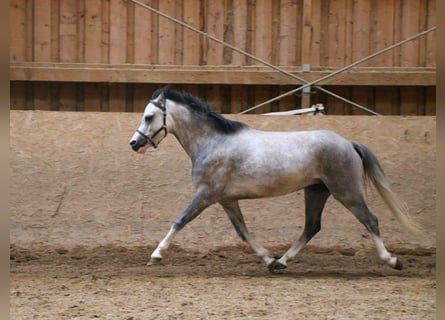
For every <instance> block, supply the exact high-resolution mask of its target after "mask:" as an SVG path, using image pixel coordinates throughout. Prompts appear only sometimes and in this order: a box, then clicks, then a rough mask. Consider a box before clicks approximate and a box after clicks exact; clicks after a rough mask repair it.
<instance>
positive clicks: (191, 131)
mask: <svg viewBox="0 0 445 320" xmlns="http://www.w3.org/2000/svg"><path fill="white" fill-rule="evenodd" d="M167 110H168V111H167V115H168V117H169V118H170V119H169V120H170V124H171V125H170V126H169V127H170V128H169V132H170V133H172V134H173V135H174V136H175V137H176V139H177V140H178V142H179V143H180V144H181V146H182V147H183V148H184V150H185V152H187V154H188V155H189V157H190V158H191V159H192V160H194V159H195V158H196V155H197V153H198V152H199V151H200V150H201V149H202V147H203V146H206V145H208V144H209V141H210V139H212V136H213V135H214V134H215V131H214V129H212V128H211V127H210V126H208V125H207V124H206V123H205V122H204V121H202V120H200V119H199V118H198V117H197V116H196V115H193V114H192V112H191V111H190V110H189V109H188V108H187V107H185V106H182V105H179V104H176V103H171V104H169V107H168V109H167Z"/></svg>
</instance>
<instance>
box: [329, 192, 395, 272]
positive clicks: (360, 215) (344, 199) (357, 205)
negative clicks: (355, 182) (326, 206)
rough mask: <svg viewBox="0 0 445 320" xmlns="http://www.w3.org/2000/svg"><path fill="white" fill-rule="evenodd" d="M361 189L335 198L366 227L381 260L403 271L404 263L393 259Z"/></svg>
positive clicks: (337, 195)
mask: <svg viewBox="0 0 445 320" xmlns="http://www.w3.org/2000/svg"><path fill="white" fill-rule="evenodd" d="M359 190H361V189H360V188H351V189H350V190H349V191H348V192H345V193H341V194H335V193H334V192H333V196H334V197H335V198H336V199H337V200H338V201H340V202H341V203H342V204H343V205H344V206H345V207H346V208H347V209H349V210H350V211H351V212H352V213H353V214H354V216H355V217H356V218H357V219H358V220H359V221H360V222H361V223H362V224H363V225H364V226H365V227H366V229H367V230H368V231H369V232H370V233H371V236H372V239H373V240H374V243H375V246H376V249H377V253H378V255H379V258H380V259H381V260H383V261H384V262H386V263H387V264H388V265H390V266H391V267H393V268H394V269H397V270H402V263H401V262H400V260H399V259H397V258H396V257H393V256H392V255H391V254H390V253H389V252H388V250H386V248H385V245H384V244H383V241H382V239H381V237H380V230H379V222H378V219H377V217H376V216H375V215H374V214H372V212H371V211H370V210H369V208H368V206H367V205H366V203H365V200H364V198H363V195H362V193H361V191H359Z"/></svg>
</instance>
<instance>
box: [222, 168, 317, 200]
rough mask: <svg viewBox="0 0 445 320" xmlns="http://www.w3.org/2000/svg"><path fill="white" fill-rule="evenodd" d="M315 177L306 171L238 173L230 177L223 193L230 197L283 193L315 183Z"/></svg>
mask: <svg viewBox="0 0 445 320" xmlns="http://www.w3.org/2000/svg"><path fill="white" fill-rule="evenodd" d="M316 181H317V180H316V178H315V177H314V176H313V175H312V174H310V173H309V172H306V173H304V174H302V173H301V172H299V173H297V172H293V173H292V172H287V173H286V174H283V173H268V174H267V175H261V176H258V175H253V176H247V175H240V176H238V177H236V178H232V179H231V181H230V182H229V183H228V184H227V185H226V188H225V189H224V191H225V192H224V193H225V194H226V195H227V196H228V197H231V198H262V197H274V196H279V195H284V194H287V193H291V192H294V191H297V190H300V189H302V188H304V187H306V186H308V185H311V184H313V183H315V182H316Z"/></svg>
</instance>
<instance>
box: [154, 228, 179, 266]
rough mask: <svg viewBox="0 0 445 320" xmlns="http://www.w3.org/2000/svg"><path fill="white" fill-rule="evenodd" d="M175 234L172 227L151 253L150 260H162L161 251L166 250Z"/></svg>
mask: <svg viewBox="0 0 445 320" xmlns="http://www.w3.org/2000/svg"><path fill="white" fill-rule="evenodd" d="M175 233H176V230H175V229H174V228H173V226H172V227H171V228H170V230H169V231H168V233H167V235H166V236H165V237H164V239H162V241H161V242H160V243H159V244H158V246H157V247H156V249H155V251H153V253H152V254H151V258H152V259H162V251H164V250H165V249H167V248H168V246H169V245H170V242H171V240H172V238H173V235H174V234H175Z"/></svg>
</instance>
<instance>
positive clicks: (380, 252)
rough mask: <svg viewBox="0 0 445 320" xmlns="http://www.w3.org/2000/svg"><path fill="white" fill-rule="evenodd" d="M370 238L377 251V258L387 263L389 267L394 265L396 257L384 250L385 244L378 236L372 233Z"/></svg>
mask: <svg viewBox="0 0 445 320" xmlns="http://www.w3.org/2000/svg"><path fill="white" fill-rule="evenodd" d="M372 239H373V240H374V243H375V246H376V248H377V253H378V255H379V258H380V259H382V260H383V261H385V262H386V263H387V264H389V265H390V266H391V267H394V266H395V265H396V264H397V258H396V257H393V256H391V254H390V253H389V252H388V250H386V248H385V245H384V244H383V241H382V239H381V238H380V237H378V236H376V235H372Z"/></svg>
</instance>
